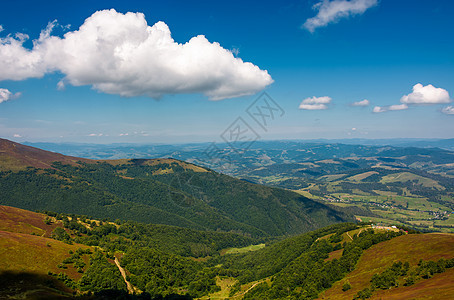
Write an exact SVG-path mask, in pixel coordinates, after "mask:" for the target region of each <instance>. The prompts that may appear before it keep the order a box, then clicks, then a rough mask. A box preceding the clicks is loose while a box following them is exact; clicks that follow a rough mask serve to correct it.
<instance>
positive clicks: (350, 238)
mask: <svg viewBox="0 0 454 300" xmlns="http://www.w3.org/2000/svg"><path fill="white" fill-rule="evenodd" d="M347 235H348V237H349V238H350V239H351V240H352V241H353V238H352V237H351V236H350V233H348V231H347Z"/></svg>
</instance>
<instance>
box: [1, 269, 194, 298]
mask: <svg viewBox="0 0 454 300" xmlns="http://www.w3.org/2000/svg"><path fill="white" fill-rule="evenodd" d="M10 298H12V299H32V300H54V299H81V300H85V299H86V300H90V299H101V300H104V299H105V300H123V299H125V300H135V299H138V300H191V299H193V298H192V297H189V296H181V295H168V296H166V297H162V296H161V297H157V298H152V297H151V296H150V294H148V293H142V294H141V295H129V294H128V293H127V292H126V291H123V290H104V291H100V292H96V293H90V292H89V293H88V294H86V295H78V296H76V295H75V292H74V291H73V290H72V289H70V288H68V287H67V286H65V285H64V284H63V283H62V282H61V281H58V280H56V279H55V278H53V277H51V276H47V275H43V274H37V273H30V272H13V271H2V272H0V299H10Z"/></svg>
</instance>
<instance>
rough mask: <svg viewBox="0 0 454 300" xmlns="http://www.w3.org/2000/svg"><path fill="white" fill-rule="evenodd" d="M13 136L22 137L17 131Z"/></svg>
mask: <svg viewBox="0 0 454 300" xmlns="http://www.w3.org/2000/svg"><path fill="white" fill-rule="evenodd" d="M13 137H15V138H21V137H22V136H21V135H20V134H17V133H15V134H14V135H13Z"/></svg>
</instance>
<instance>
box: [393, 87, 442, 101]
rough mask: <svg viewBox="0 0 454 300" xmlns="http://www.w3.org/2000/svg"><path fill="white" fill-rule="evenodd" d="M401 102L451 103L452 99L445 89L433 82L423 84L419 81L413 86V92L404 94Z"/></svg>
mask: <svg viewBox="0 0 454 300" xmlns="http://www.w3.org/2000/svg"><path fill="white" fill-rule="evenodd" d="M400 102H402V103H406V104H438V103H449V102H451V99H450V98H449V93H448V91H446V90H445V89H442V88H436V87H434V86H433V85H431V84H429V85H426V86H423V85H422V84H420V83H418V84H415V85H414V86H413V92H412V93H411V94H408V95H405V96H403V97H402V98H401V99H400Z"/></svg>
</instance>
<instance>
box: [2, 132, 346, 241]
mask: <svg viewBox="0 0 454 300" xmlns="http://www.w3.org/2000/svg"><path fill="white" fill-rule="evenodd" d="M2 145H3V146H2V149H3V150H4V149H6V150H8V151H6V150H5V151H3V150H2V152H0V157H1V160H0V162H1V161H3V162H6V161H11V159H12V157H14V162H15V163H16V164H15V168H14V169H13V168H10V169H8V166H9V165H7V164H6V163H5V164H4V165H3V166H2V168H1V169H2V170H3V171H1V172H0V188H1V189H2V194H1V195H0V204H3V205H11V206H16V207H20V208H24V209H31V210H51V211H55V212H65V213H76V214H83V215H88V216H93V217H97V218H108V219H111V220H115V219H122V220H132V221H138V222H145V223H153V224H167V225H177V226H180V227H187V228H192V229H199V230H200V229H204V230H221V231H229V232H238V233H243V234H247V235H251V236H255V237H258V236H269V235H271V236H278V235H286V234H297V233H301V232H306V231H309V230H313V229H317V228H319V227H322V226H326V225H329V224H332V223H337V222H343V221H347V220H353V217H352V216H351V215H348V214H345V213H342V212H339V211H337V210H334V209H333V208H330V207H328V206H326V205H324V204H321V203H319V202H316V201H313V200H310V199H308V198H305V197H304V196H301V195H298V194H296V193H294V192H290V191H287V190H283V189H279V188H271V187H265V186H261V185H257V184H252V183H249V182H246V181H242V180H238V179H234V178H231V177H229V176H226V175H221V174H219V173H216V172H214V171H211V170H209V169H204V168H201V167H198V166H195V165H192V164H188V163H185V162H181V161H178V160H173V159H157V160H140V159H132V160H114V161H76V162H75V161H74V158H71V160H64V159H63V162H60V159H61V157H60V156H59V155H56V154H52V153H47V152H46V151H42V150H34V151H31V150H30V149H29V148H31V147H27V148H26V150H27V153H31V154H30V155H29V156H27V158H26V159H25V158H24V159H20V158H21V156H20V154H21V153H22V152H14V149H21V147H24V146H18V145H16V144H12V145H11V144H8V143H7V142H5V141H3V142H2ZM11 149H13V150H11ZM32 150H33V149H32ZM36 153H38V154H37V155H35V154H36ZM34 155H35V156H34ZM39 157H54V158H55V159H57V161H56V162H53V163H51V164H49V167H48V168H36V167H33V165H32V166H29V165H28V161H30V160H33V161H34V162H36V161H37V160H38V159H39ZM48 159H49V158H48ZM35 166H36V165H35Z"/></svg>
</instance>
